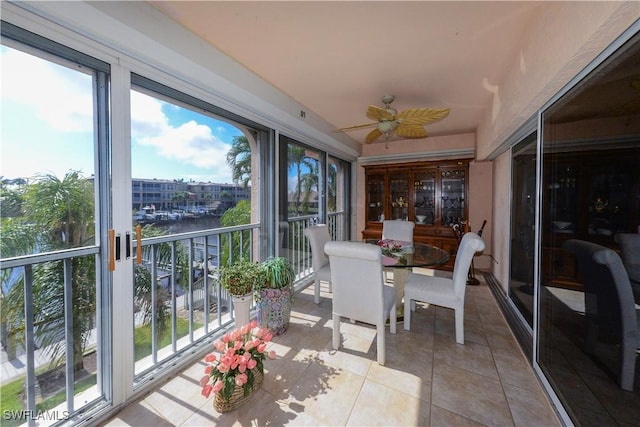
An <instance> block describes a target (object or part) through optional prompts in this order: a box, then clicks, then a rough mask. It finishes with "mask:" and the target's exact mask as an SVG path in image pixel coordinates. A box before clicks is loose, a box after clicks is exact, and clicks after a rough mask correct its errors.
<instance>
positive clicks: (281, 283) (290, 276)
mask: <svg viewBox="0 0 640 427" xmlns="http://www.w3.org/2000/svg"><path fill="white" fill-rule="evenodd" d="M260 270H261V274H260V280H259V281H258V282H256V285H255V288H254V296H255V299H256V303H257V312H258V323H259V324H260V326H262V327H263V328H268V329H269V330H270V331H271V333H272V334H274V335H280V334H282V333H284V332H285V331H286V330H287V328H288V327H289V319H290V317H291V305H292V304H293V281H294V279H295V273H294V271H293V267H292V266H291V263H290V262H289V260H288V259H286V258H284V257H271V258H268V259H267V260H266V261H263V262H262V263H261V264H260Z"/></svg>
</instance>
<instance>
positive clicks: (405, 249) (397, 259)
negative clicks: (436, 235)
mask: <svg viewBox="0 0 640 427" xmlns="http://www.w3.org/2000/svg"><path fill="white" fill-rule="evenodd" d="M365 242H366V243H370V244H374V245H378V246H380V248H381V250H382V264H383V265H384V266H385V267H388V268H406V269H408V268H412V267H436V266H438V265H442V264H444V263H446V262H447V261H449V254H448V253H447V252H446V251H444V250H442V249H440V248H437V247H435V246H433V245H429V244H427V243H418V242H413V243H410V242H403V241H400V240H390V239H387V240H378V239H367V240H365Z"/></svg>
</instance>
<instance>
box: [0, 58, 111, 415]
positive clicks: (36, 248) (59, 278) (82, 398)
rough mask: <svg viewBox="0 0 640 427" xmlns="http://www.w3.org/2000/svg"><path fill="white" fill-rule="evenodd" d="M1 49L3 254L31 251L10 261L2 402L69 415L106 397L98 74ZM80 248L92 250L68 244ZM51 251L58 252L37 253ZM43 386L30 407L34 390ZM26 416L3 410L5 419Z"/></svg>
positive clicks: (8, 407) (11, 407) (4, 300)
mask: <svg viewBox="0 0 640 427" xmlns="http://www.w3.org/2000/svg"><path fill="white" fill-rule="evenodd" d="M0 55H1V59H0V62H2V107H1V108H0V111H1V119H0V120H1V122H2V130H1V132H2V138H1V144H2V158H1V162H2V163H1V168H2V175H3V176H2V182H1V186H0V191H1V194H0V197H1V206H2V209H1V214H0V215H1V217H0V221H1V226H2V229H1V234H2V239H0V242H1V253H2V258H3V259H6V258H10V257H15V256H18V255H30V256H29V257H27V258H25V259H24V260H23V261H22V264H21V266H19V267H15V268H3V269H2V297H1V300H0V301H1V304H2V308H1V310H0V312H1V313H2V318H1V328H0V329H1V334H0V341H1V342H2V348H3V355H2V356H3V375H2V386H1V387H2V389H1V391H0V395H2V409H3V411H4V414H5V415H6V414H8V413H9V412H8V411H18V410H29V411H32V412H31V413H39V412H40V411H42V412H43V413H44V414H46V416H47V420H50V421H60V420H63V419H66V418H67V417H68V416H69V415H70V414H73V413H75V412H76V411H78V410H80V409H81V408H82V406H83V405H84V404H86V403H88V402H93V401H95V400H96V399H98V398H100V397H102V390H101V389H100V388H99V386H98V384H101V383H103V382H104V380H99V377H100V376H101V375H102V373H103V372H104V371H102V369H101V368H100V365H101V363H103V362H102V361H101V360H100V356H99V355H100V354H101V351H100V349H99V348H98V346H99V342H100V339H99V336H100V333H101V331H99V330H98V329H97V318H98V317H99V314H98V313H100V311H98V310H101V309H102V308H101V307H97V305H96V304H97V298H96V294H97V292H98V289H99V284H98V278H97V277H96V273H97V271H98V267H97V263H98V262H99V260H100V258H99V256H98V255H97V254H98V253H99V250H98V249H97V248H90V247H91V246H93V245H95V244H96V235H97V229H96V220H95V219H96V212H97V211H98V207H97V206H96V200H97V198H96V197H95V192H96V191H95V180H94V172H95V166H94V161H95V158H96V156H95V154H94V140H95V135H94V134H95V133H96V130H95V129H94V117H93V115H94V114H93V112H94V102H93V100H94V92H93V91H94V89H93V86H94V84H93V79H94V76H93V72H92V71H91V70H87V69H85V68H83V67H81V66H78V65H77V64H74V65H70V64H67V65H68V66H65V65H63V64H64V61H60V63H54V62H52V61H49V60H45V59H42V58H39V57H37V56H34V55H31V54H27V53H24V52H22V51H20V50H17V49H14V48H12V47H7V46H0ZM61 100H64V102H61ZM79 247H87V248H88V249H87V250H88V251H89V253H90V254H89V255H81V256H80V255H77V254H76V255H75V256H73V257H71V255H69V254H68V253H67V252H66V250H68V249H71V248H79ZM52 251H56V255H55V259H54V260H51V259H49V260H46V261H44V260H42V259H37V258H36V255H38V254H42V253H45V252H52ZM25 301H31V302H30V303H28V304H27V303H26V302H25ZM29 312H31V313H32V321H33V326H32V327H30V326H29V325H30V324H31V322H30V320H29V318H30V316H29ZM32 342H33V345H34V347H32V345H31V343H32ZM5 352H6V353H5ZM5 357H6V358H5ZM5 361H6V363H5ZM30 362H32V363H33V366H34V371H33V372H32V374H33V378H34V380H33V381H31V380H30V378H29V370H28V367H29V365H30ZM5 367H6V368H7V370H5ZM36 392H37V399H34V400H35V407H29V398H28V396H29V395H32V396H35V395H36ZM67 395H68V396H69V398H68V397H67ZM74 402H75V403H74ZM25 421H26V420H25V419H21V420H20V419H7V418H4V419H3V421H2V425H3V426H4V425H5V424H6V425H20V424H22V423H23V422H25Z"/></svg>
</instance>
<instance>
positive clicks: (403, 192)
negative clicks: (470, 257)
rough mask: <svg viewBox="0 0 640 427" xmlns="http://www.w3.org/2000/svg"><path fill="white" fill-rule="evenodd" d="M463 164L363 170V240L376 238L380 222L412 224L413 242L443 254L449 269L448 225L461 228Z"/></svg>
mask: <svg viewBox="0 0 640 427" xmlns="http://www.w3.org/2000/svg"><path fill="white" fill-rule="evenodd" d="M469 161H470V159H464V160H449V161H437V162H416V163H401V164H389V165H375V166H365V191H366V201H365V203H366V204H365V229H364V230H363V231H362V237H363V238H364V239H379V238H380V237H381V236H382V221H384V220H385V219H392V220H395V219H399V220H405V221H413V222H414V223H415V224H416V226H415V229H414V240H415V241H416V242H422V243H429V244H431V245H434V246H437V247H439V248H441V249H444V250H445V251H447V252H448V253H449V255H450V258H449V262H447V264H445V265H442V266H440V267H438V268H441V269H446V270H452V269H453V264H454V260H455V254H456V252H457V250H458V241H457V239H456V236H455V235H454V233H453V229H452V226H453V224H456V223H459V224H462V225H464V224H466V223H467V221H468V218H469V212H468V203H467V200H468V193H467V192H468V179H469Z"/></svg>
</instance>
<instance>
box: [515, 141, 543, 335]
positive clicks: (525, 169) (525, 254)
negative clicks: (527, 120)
mask: <svg viewBox="0 0 640 427" xmlns="http://www.w3.org/2000/svg"><path fill="white" fill-rule="evenodd" d="M536 135H537V134H536V133H534V134H533V135H530V136H529V137H527V138H525V139H524V140H523V141H521V142H520V143H519V144H518V145H516V146H515V147H514V148H513V151H512V156H513V159H512V166H511V167H512V170H511V188H512V193H513V199H512V202H511V263H510V265H511V274H510V280H509V298H510V299H511V301H512V302H513V303H514V304H515V306H516V307H517V308H518V310H519V312H520V314H521V315H522V317H523V318H524V319H525V320H526V322H527V323H528V324H529V327H530V328H533V268H534V256H533V255H534V253H533V251H534V242H535V199H536V159H537V156H536Z"/></svg>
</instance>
